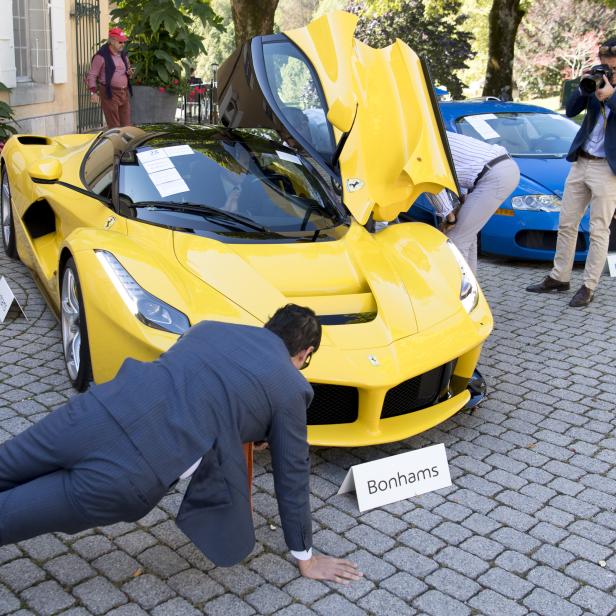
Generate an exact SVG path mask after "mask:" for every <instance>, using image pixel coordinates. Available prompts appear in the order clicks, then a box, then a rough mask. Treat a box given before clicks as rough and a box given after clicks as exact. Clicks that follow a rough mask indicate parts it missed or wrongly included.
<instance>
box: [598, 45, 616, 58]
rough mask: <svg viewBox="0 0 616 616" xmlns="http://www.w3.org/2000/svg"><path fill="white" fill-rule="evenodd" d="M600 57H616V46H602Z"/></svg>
mask: <svg viewBox="0 0 616 616" xmlns="http://www.w3.org/2000/svg"><path fill="white" fill-rule="evenodd" d="M599 55H601V56H606V55H614V56H616V45H601V47H599Z"/></svg>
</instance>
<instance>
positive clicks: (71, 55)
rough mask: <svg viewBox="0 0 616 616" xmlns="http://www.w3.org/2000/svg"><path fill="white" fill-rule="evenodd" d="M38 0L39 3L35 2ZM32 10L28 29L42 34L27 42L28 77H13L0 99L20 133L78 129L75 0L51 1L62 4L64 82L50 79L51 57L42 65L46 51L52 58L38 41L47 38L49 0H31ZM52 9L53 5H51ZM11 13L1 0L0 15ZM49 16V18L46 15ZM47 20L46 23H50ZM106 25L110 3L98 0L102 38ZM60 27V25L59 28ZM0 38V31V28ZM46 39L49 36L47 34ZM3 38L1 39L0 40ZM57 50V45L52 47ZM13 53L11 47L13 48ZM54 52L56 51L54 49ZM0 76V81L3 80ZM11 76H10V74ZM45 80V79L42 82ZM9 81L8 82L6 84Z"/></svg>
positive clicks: (9, 2) (8, 0) (9, 1)
mask: <svg viewBox="0 0 616 616" xmlns="http://www.w3.org/2000/svg"><path fill="white" fill-rule="evenodd" d="M37 1H40V2H41V7H38V5H37V4H36V2H37ZM30 2H31V6H33V8H34V11H32V12H31V14H30V15H31V19H33V21H31V24H32V26H31V32H32V31H40V32H41V36H40V38H38V40H37V41H33V40H32V38H33V37H30V40H29V41H28V45H29V48H30V59H31V64H32V68H31V78H32V79H31V81H27V82H23V81H18V80H16V83H15V86H14V87H13V88H12V89H11V91H10V94H8V95H7V94H0V97H1V99H2V100H4V101H6V102H8V103H9V104H10V105H11V106H12V107H13V111H14V113H15V118H16V120H17V121H18V126H17V128H18V130H19V132H20V133H30V134H44V135H50V136H53V135H59V134H63V133H71V132H76V130H77V109H78V103H77V80H78V79H83V78H84V75H79V76H78V75H77V58H76V34H77V33H76V28H75V17H74V15H71V13H72V12H73V10H74V2H75V0H54V1H53V5H55V8H56V9H57V8H58V4H59V3H60V4H63V5H64V6H63V11H62V10H60V13H57V14H56V17H57V16H58V15H61V13H62V12H63V14H64V25H65V28H66V31H65V44H64V53H65V58H66V65H65V67H66V82H65V83H53V78H51V69H50V67H49V64H50V61H49V60H48V61H47V66H45V62H44V59H45V54H47V55H48V57H49V58H52V54H51V50H50V49H49V47H50V45H49V44H48V45H47V46H46V47H43V45H42V44H41V43H40V41H44V40H45V39H46V37H45V33H44V31H43V29H44V27H45V26H44V22H45V19H46V17H45V15H44V11H45V10H48V9H45V8H44V7H47V3H48V0H30ZM52 10H53V9H52ZM8 13H10V14H11V15H12V0H0V15H7V14H8ZM47 19H48V18H47ZM53 23H54V22H53V20H52V21H51V23H49V22H47V27H48V28H50V27H51V26H52V25H53ZM108 25H109V3H108V1H107V0H100V32H101V40H104V38H105V37H106V32H107V29H108ZM58 30H59V29H58ZM0 39H2V32H0ZM47 40H49V37H47ZM2 42H3V41H2V40H0V44H1V43H2ZM54 51H56V48H54ZM13 54H14V51H13ZM56 55H58V54H57V53H56ZM0 61H2V62H3V63H4V57H2V55H1V53H0ZM4 79H6V77H4ZM4 79H3V78H2V77H0V81H3V80H4ZM9 79H10V77H9ZM45 82H47V83H45ZM7 85H9V84H7Z"/></svg>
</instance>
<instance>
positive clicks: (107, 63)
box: [86, 28, 133, 128]
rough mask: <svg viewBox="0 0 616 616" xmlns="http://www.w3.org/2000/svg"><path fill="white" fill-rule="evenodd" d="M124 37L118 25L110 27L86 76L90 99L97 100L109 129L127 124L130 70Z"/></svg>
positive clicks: (130, 90)
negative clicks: (107, 36) (105, 39)
mask: <svg viewBox="0 0 616 616" xmlns="http://www.w3.org/2000/svg"><path fill="white" fill-rule="evenodd" d="M127 40H128V37H127V36H126V34H125V33H124V32H123V30H122V29H121V28H111V30H109V38H108V40H107V42H106V43H105V44H104V45H103V46H102V47H101V48H100V49H99V50H98V51H97V52H96V53H95V54H94V57H93V58H92V63H91V65H90V70H89V71H88V75H87V78H86V79H87V82H88V88H89V89H90V100H91V101H92V102H93V103H96V104H98V103H100V105H101V107H102V108H103V115H104V116H105V122H106V123H107V126H108V127H109V128H114V127H118V126H126V125H127V124H130V98H129V94H130V95H132V93H133V92H132V88H131V85H130V77H132V74H133V69H132V68H131V66H130V62H129V61H128V56H127V54H126V52H125V51H124V44H125V43H126V41H127Z"/></svg>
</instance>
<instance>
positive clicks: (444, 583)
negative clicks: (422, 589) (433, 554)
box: [426, 567, 481, 603]
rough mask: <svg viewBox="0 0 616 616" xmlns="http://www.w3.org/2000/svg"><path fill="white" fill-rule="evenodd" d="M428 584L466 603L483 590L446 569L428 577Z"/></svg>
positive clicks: (471, 581)
mask: <svg viewBox="0 0 616 616" xmlns="http://www.w3.org/2000/svg"><path fill="white" fill-rule="evenodd" d="M426 583H427V584H430V586H433V587H434V588H436V589H437V590H440V591H442V592H444V593H445V594H447V595H449V596H451V597H453V598H454V599H458V601H462V602H464V603H466V602H467V601H468V600H469V599H470V598H471V597H472V596H473V595H475V594H477V592H479V591H480V590H481V586H479V584H477V583H476V582H474V581H473V580H470V579H469V578H467V577H465V576H464V575H460V574H459V573H456V572H455V571H452V570H451V569H447V568H446V567H441V568H440V569H437V570H436V571H435V572H434V573H431V574H430V575H429V576H428V577H426Z"/></svg>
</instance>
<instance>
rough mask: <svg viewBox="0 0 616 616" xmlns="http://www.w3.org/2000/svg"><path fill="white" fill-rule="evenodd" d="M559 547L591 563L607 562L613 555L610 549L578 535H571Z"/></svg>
mask: <svg viewBox="0 0 616 616" xmlns="http://www.w3.org/2000/svg"><path fill="white" fill-rule="evenodd" d="M559 547H561V548H563V550H569V552H572V553H573V554H575V555H576V556H580V557H582V558H586V559H587V560H590V561H598V560H607V559H608V558H609V557H610V556H611V555H612V550H611V549H610V548H607V547H604V546H602V545H598V544H597V543H595V542H594V541H589V540H588V539H584V538H583V537H578V536H577V535H569V536H568V537H567V538H566V539H564V540H563V541H562V542H561V543H560V545H559Z"/></svg>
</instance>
